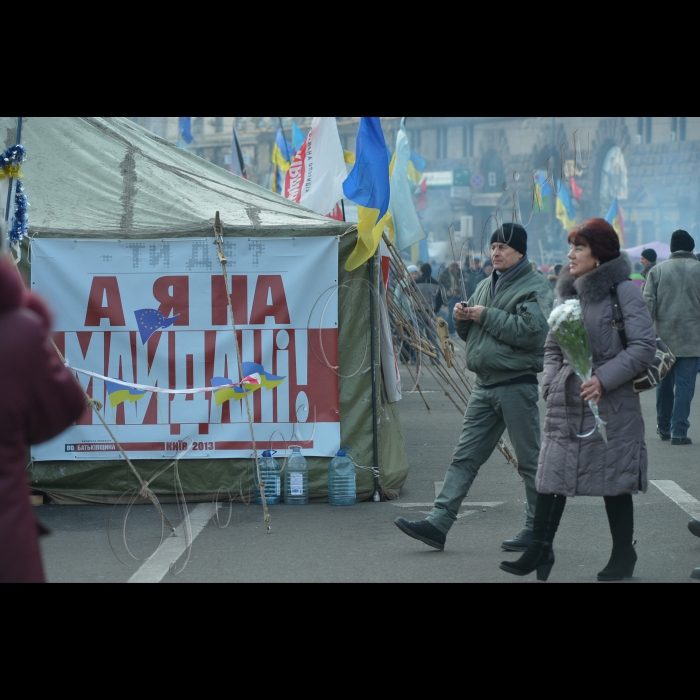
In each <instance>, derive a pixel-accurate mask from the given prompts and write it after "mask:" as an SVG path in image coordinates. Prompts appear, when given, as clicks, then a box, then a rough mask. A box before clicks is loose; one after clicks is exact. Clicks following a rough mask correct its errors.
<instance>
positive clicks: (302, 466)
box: [284, 445, 309, 506]
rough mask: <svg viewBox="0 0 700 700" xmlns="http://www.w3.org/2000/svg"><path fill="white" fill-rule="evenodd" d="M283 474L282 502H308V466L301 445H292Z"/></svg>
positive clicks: (288, 503)
mask: <svg viewBox="0 0 700 700" xmlns="http://www.w3.org/2000/svg"><path fill="white" fill-rule="evenodd" d="M290 449H291V450H292V454H291V456H290V457H289V459H288V460H287V467H286V469H285V476H284V502H285V503H286V504H287V505H288V506H306V505H308V503H309V466H308V465H307V464H306V460H305V459H304V455H303V454H302V453H301V447H297V446H295V445H292V446H291V448H290Z"/></svg>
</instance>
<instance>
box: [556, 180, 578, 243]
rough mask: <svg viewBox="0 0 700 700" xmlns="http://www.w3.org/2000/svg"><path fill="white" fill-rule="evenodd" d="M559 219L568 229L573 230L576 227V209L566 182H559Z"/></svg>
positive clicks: (557, 213) (557, 214)
mask: <svg viewBox="0 0 700 700" xmlns="http://www.w3.org/2000/svg"><path fill="white" fill-rule="evenodd" d="M556 216H557V219H559V221H561V223H562V226H563V227H564V229H565V230H566V231H571V230H572V229H573V228H575V227H576V209H575V208H574V203H573V201H572V200H571V195H570V194H569V190H568V189H567V188H566V185H565V184H564V183H561V182H560V183H559V194H558V195H557V212H556Z"/></svg>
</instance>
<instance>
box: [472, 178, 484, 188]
mask: <svg viewBox="0 0 700 700" xmlns="http://www.w3.org/2000/svg"><path fill="white" fill-rule="evenodd" d="M485 184H486V180H484V176H483V175H474V177H473V178H472V179H471V186H472V187H473V188H474V189H475V190H483V189H484V185H485Z"/></svg>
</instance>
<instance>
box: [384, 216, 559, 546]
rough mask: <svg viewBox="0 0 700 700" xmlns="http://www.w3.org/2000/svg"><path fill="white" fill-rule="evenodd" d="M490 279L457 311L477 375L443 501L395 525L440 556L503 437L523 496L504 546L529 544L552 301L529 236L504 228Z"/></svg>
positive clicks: (459, 329)
mask: <svg viewBox="0 0 700 700" xmlns="http://www.w3.org/2000/svg"><path fill="white" fill-rule="evenodd" d="M491 249H492V261H493V265H494V268H495V270H494V273H493V275H492V276H491V277H490V278H488V279H486V280H484V281H483V282H482V283H481V284H480V285H479V286H478V287H477V289H476V291H475V293H474V296H473V297H472V298H471V299H470V300H469V306H468V307H467V306H466V305H463V304H458V305H457V307H456V308H455V314H454V318H455V326H456V329H457V333H458V334H459V336H460V337H461V338H462V340H464V341H465V342H466V344H467V364H468V366H469V369H470V370H471V371H472V372H474V373H475V374H476V385H475V387H474V392H473V393H472V396H471V399H470V401H469V407H468V409H467V413H466V416H465V418H464V429H463V431H462V437H461V439H460V441H459V445H458V446H457V449H456V451H455V454H454V460H453V462H452V464H451V465H450V468H449V470H448V472H447V476H446V478H445V485H444V487H443V490H442V493H441V494H440V496H439V497H438V498H437V500H436V501H435V507H434V509H433V511H432V513H431V514H430V516H429V517H428V519H427V520H423V521H420V522H413V523H412V522H408V521H407V520H404V519H403V518H399V519H398V520H397V521H396V525H397V526H398V528H399V529H400V530H401V531H402V532H404V533H405V534H407V535H409V536H410V537H413V538H414V539H417V540H419V541H421V542H423V543H424V544H427V545H429V546H430V547H434V548H435V549H438V550H443V549H444V548H445V543H446V541H447V535H448V533H449V532H450V529H451V528H452V526H453V525H454V523H455V522H456V521H457V514H458V513H459V509H460V507H461V505H462V502H463V501H464V499H465V498H466V497H467V494H468V493H469V490H470V488H471V486H472V484H473V483H474V479H475V478H476V475H477V474H478V473H479V469H480V468H481V467H482V466H483V464H484V463H485V462H486V461H487V460H488V459H489V458H490V457H491V455H492V454H493V452H494V450H495V449H496V446H497V445H498V441H499V440H500V439H501V437H502V436H503V433H504V431H505V430H506V429H508V434H509V436H510V440H511V442H512V443H513V447H514V448H515V454H516V456H517V458H518V464H519V467H518V471H519V472H520V475H521V476H522V478H523V480H524V481H525V493H526V496H527V509H526V511H527V512H526V515H527V520H526V526H525V530H524V531H523V532H521V533H520V534H519V535H518V536H517V537H515V538H514V539H512V540H508V541H507V542H504V543H503V548H504V549H505V550H506V551H512V552H521V551H525V550H526V549H527V548H528V546H529V545H530V542H531V540H532V529H533V526H534V518H535V506H536V504H537V489H536V488H535V478H536V476H537V465H538V461H539V454H540V445H541V442H540V436H541V433H540V414H539V409H538V405H537V404H538V400H539V383H538V380H537V375H538V374H539V373H540V372H542V370H543V368H544V345H545V341H546V340H547V335H548V333H549V326H548V324H547V319H548V318H549V314H550V312H551V309H552V304H553V293H552V288H551V285H550V284H549V282H548V281H547V278H546V277H544V276H543V275H541V274H539V273H537V272H535V271H534V270H533V269H532V265H531V264H530V261H529V260H528V259H527V232H526V231H525V229H524V228H523V227H522V226H518V225H517V224H506V225H504V226H503V227H502V228H500V229H499V230H498V231H496V233H495V234H494V235H493V238H492V239H491Z"/></svg>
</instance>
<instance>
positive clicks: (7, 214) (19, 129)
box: [5, 117, 22, 235]
mask: <svg viewBox="0 0 700 700" xmlns="http://www.w3.org/2000/svg"><path fill="white" fill-rule="evenodd" d="M21 142H22V117H17V140H16V145H19V144H20V143H21ZM13 182H14V180H10V181H9V185H8V189H7V207H6V208H5V222H8V221H9V220H10V205H11V204H12V183H13ZM7 233H8V235H9V233H10V232H9V231H8V232H7Z"/></svg>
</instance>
